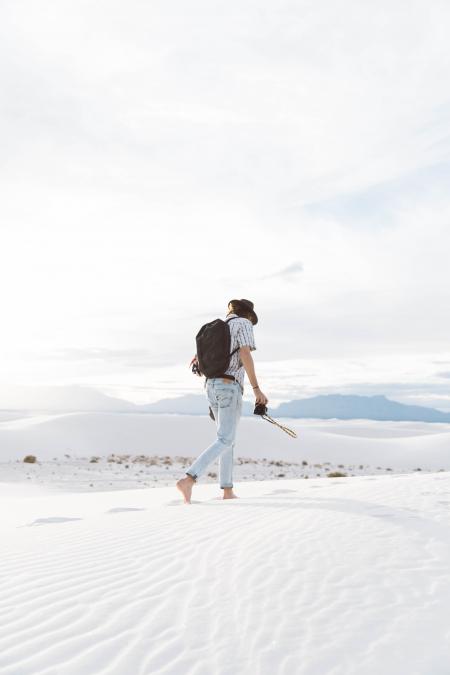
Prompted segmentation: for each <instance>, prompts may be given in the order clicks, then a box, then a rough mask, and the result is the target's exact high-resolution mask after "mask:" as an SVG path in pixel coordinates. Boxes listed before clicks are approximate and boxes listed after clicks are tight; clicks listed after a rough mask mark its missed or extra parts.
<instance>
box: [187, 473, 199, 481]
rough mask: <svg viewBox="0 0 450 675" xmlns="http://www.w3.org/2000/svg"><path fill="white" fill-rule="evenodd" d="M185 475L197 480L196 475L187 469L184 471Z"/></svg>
mask: <svg viewBox="0 0 450 675" xmlns="http://www.w3.org/2000/svg"><path fill="white" fill-rule="evenodd" d="M186 476H190V477H191V478H192V480H195V481H197V476H196V475H195V474H194V475H192V474H191V473H189V472H188V471H186Z"/></svg>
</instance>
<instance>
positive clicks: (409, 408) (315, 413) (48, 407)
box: [0, 385, 450, 423]
mask: <svg viewBox="0 0 450 675" xmlns="http://www.w3.org/2000/svg"><path fill="white" fill-rule="evenodd" d="M11 393H12V392H11ZM5 399H7V400H5ZM19 400H20V405H19ZM6 402H8V403H10V405H5V403H6ZM253 408H254V405H253V404H252V403H251V402H250V401H244V402H243V406H242V414H243V415H245V416H247V415H253ZM19 410H20V411H21V412H23V414H26V413H28V414H30V413H31V412H33V413H35V412H47V413H48V412H61V413H62V412H117V413H127V412H128V413H147V414H149V413H150V414H157V413H159V414H164V413H167V414H178V415H207V414H208V404H207V401H206V398H205V395H204V394H188V395H185V396H178V397H177V398H167V399H162V400H160V401H156V402H155V403H147V404H144V405H138V404H135V403H131V402H130V401H125V400H122V399H119V398H114V397H112V396H107V395H105V394H103V393H102V392H99V391H97V390H94V389H91V388H89V387H81V386H76V385H73V386H70V387H64V386H63V387H47V388H44V387H42V388H41V387H29V388H27V389H25V388H22V389H21V390H20V391H17V392H16V396H11V397H7V396H4V397H3V399H2V400H0V419H1V417H3V418H5V419H6V418H7V417H5V415H7V413H12V412H13V411H15V412H17V411H19ZM269 414H270V415H272V416H273V417H297V418H316V419H341V420H350V419H369V420H386V421H387V420H392V421H409V422H446V423H450V413H446V412H442V411H441V410H436V409H435V408H427V407H425V406H418V405H405V404H403V403H398V402H397V401H391V400H390V399H388V398H386V396H380V395H378V396H356V395H343V394H327V395H321V396H313V397H312V398H303V399H297V400H295V401H288V402H286V403H281V404H280V405H279V406H278V407H276V408H275V407H274V408H272V407H270V406H269ZM14 416H16V415H15V414H14Z"/></svg>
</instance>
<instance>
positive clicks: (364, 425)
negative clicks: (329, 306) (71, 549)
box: [0, 413, 450, 471]
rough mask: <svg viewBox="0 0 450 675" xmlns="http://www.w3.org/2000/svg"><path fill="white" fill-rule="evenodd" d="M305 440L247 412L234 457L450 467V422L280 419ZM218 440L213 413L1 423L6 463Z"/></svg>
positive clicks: (200, 445)
mask: <svg viewBox="0 0 450 675" xmlns="http://www.w3.org/2000/svg"><path fill="white" fill-rule="evenodd" d="M280 421H281V422H282V423H283V424H286V425H287V426H290V427H293V428H295V429H296V430H297V432H298V438H297V439H292V438H290V437H289V436H287V435H286V434H285V433H283V432H282V431H280V430H279V429H277V428H276V427H274V426H272V425H271V424H269V423H268V422H266V421H264V420H262V419H260V418H256V417H255V418H252V417H250V418H245V417H244V418H242V420H241V422H240V426H239V431H238V439H237V443H236V450H235V455H236V456H240V457H251V458H256V459H258V458H263V457H266V458H271V459H282V460H285V461H294V462H298V461H302V460H307V461H308V462H309V463H314V462H325V461H330V462H332V463H336V464H337V463H339V462H341V463H344V464H360V463H363V464H367V465H370V466H374V467H376V466H383V467H391V468H393V469H400V468H403V469H411V470H413V469H415V468H417V467H421V468H422V469H428V470H434V471H438V470H439V469H441V468H443V469H450V456H449V450H448V449H449V447H450V425H449V424H427V423H424V422H423V423H420V422H372V421H369V420H355V421H350V422H347V421H345V422H343V421H340V420H331V421H323V422H321V421H318V420H299V419H296V420H292V419H283V418H282V419H280ZM214 438H215V425H214V422H213V421H212V420H210V419H209V417H207V416H191V415H145V414H131V413H71V414H65V415H56V416H46V417H40V418H37V419H36V418H25V419H19V420H14V421H9V422H8V421H7V422H3V423H0V461H7V460H15V459H22V458H23V457H24V455H26V454H29V453H32V454H35V455H37V456H38V458H39V459H42V460H46V459H52V458H53V457H62V456H64V454H69V455H70V456H71V457H74V456H89V455H101V456H105V455H108V454H110V453H117V454H122V453H131V454H140V453H144V454H149V455H170V456H175V455H183V456H187V457H196V456H197V455H198V454H199V453H200V452H201V451H202V450H203V449H204V448H206V447H207V446H208V445H209V444H210V443H211V442H212V441H213V440H214Z"/></svg>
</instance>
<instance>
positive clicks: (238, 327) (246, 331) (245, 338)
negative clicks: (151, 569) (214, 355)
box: [224, 314, 256, 390]
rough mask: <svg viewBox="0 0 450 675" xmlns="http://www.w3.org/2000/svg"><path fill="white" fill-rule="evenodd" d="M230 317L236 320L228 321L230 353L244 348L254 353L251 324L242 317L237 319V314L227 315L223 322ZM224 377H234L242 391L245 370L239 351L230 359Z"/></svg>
mask: <svg viewBox="0 0 450 675" xmlns="http://www.w3.org/2000/svg"><path fill="white" fill-rule="evenodd" d="M231 317H237V318H236V319H233V321H228V326H229V328H230V335H231V348H230V352H232V351H233V350H234V349H236V347H244V346H247V347H250V351H254V350H255V349H256V344H255V336H254V334H253V324H252V322H251V321H250V320H249V319H245V318H244V317H241V316H239V317H238V316H237V314H228V315H227V316H226V317H225V320H227V319H231ZM224 375H234V377H235V378H236V380H237V381H238V382H239V384H240V385H241V388H242V390H243V389H244V377H245V368H244V366H243V364H242V362H241V359H240V358H239V349H238V350H237V351H236V352H235V353H234V354H233V356H232V357H231V359H230V365H229V366H228V368H227V370H226V371H225V372H224Z"/></svg>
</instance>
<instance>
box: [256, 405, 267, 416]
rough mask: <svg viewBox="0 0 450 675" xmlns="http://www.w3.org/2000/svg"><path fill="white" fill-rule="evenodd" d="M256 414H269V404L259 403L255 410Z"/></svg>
mask: <svg viewBox="0 0 450 675" xmlns="http://www.w3.org/2000/svg"><path fill="white" fill-rule="evenodd" d="M253 414H254V415H267V406H266V405H264V403H257V404H256V405H255V409H254V411H253Z"/></svg>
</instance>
